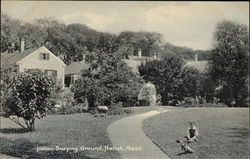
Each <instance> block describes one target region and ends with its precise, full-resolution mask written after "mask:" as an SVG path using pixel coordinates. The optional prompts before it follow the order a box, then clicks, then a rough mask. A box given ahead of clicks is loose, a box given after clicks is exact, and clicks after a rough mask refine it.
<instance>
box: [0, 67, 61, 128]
mask: <svg viewBox="0 0 250 159" xmlns="http://www.w3.org/2000/svg"><path fill="white" fill-rule="evenodd" d="M59 91H60V87H59V85H58V83H57V81H56V78H55V77H52V76H47V75H45V74H42V73H39V72H36V71H35V72H31V73H21V74H19V75H18V76H17V78H16V79H14V80H13V82H12V86H11V87H10V91H9V92H8V94H7V95H6V98H5V99H4V101H3V111H4V116H5V117H9V116H11V115H16V116H17V117H22V118H23V119H24V120H25V124H26V125H27V127H24V126H23V125H22V124H21V123H19V122H17V123H18V124H19V125H21V126H23V127H24V128H26V129H27V131H33V130H34V125H35V119H36V118H38V119H40V118H43V117H45V116H46V114H47V112H48V110H50V109H51V108H53V106H54V105H55V103H56V99H57V95H58V92H59Z"/></svg>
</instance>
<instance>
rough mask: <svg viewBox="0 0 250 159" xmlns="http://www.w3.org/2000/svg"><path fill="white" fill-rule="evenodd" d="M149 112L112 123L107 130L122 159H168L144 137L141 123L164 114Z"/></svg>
mask: <svg viewBox="0 0 250 159" xmlns="http://www.w3.org/2000/svg"><path fill="white" fill-rule="evenodd" d="M167 111H170V110H164V111H161V112H160V111H158V110H154V111H150V112H147V113H143V114H138V115H133V116H130V117H126V118H123V119H121V120H118V121H116V122H114V123H112V124H111V125H110V126H109V127H108V128H107V131H108V134H109V137H110V140H111V142H112V144H113V146H114V148H116V150H117V151H118V152H119V153H120V154H121V156H122V158H123V159H170V158H169V157H168V156H167V155H166V154H165V153H163V152H162V151H161V150H160V149H159V148H158V147H157V146H156V145H155V144H153V143H152V141H151V140H150V139H149V138H148V137H147V136H146V135H145V133H144V132H143V129H142V121H143V120H144V119H146V118H148V117H151V116H154V115H157V114H159V113H165V112H167Z"/></svg>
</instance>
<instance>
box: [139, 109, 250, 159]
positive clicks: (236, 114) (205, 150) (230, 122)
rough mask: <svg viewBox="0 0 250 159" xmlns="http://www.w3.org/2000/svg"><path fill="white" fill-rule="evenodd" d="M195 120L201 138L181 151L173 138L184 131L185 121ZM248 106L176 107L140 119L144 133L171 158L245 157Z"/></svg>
mask: <svg viewBox="0 0 250 159" xmlns="http://www.w3.org/2000/svg"><path fill="white" fill-rule="evenodd" d="M190 120H194V121H196V123H197V127H198V129H199V134H200V135H201V139H200V141H199V142H198V143H192V144H189V146H190V147H191V148H193V149H194V150H195V153H193V154H183V153H182V152H183V151H182V150H181V149H180V146H179V145H178V144H177V143H176V142H175V141H176V140H177V139H179V138H181V137H183V136H185V135H186V129H187V127H188V121H190ZM248 128H249V109H248V108H194V109H175V110H173V111H171V112H167V113H164V114H162V115H161V116H160V115H157V116H154V117H151V118H148V119H146V120H144V121H143V129H144V132H145V133H146V135H148V136H149V137H150V138H151V140H152V141H153V142H154V143H155V144H156V145H157V146H159V147H160V148H161V149H162V150H163V151H164V152H165V153H166V154H168V156H169V157H170V158H172V159H195V158H198V159H215V158H218V159H246V158H248V155H249V153H248V152H249V150H248V135H249V129H248Z"/></svg>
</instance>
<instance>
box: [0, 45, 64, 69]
mask: <svg viewBox="0 0 250 159" xmlns="http://www.w3.org/2000/svg"><path fill="white" fill-rule="evenodd" d="M38 49H45V50H47V52H49V53H51V52H50V51H49V50H48V49H47V48H45V47H44V46H42V47H40V48H31V49H27V50H24V51H23V52H21V53H20V52H13V53H7V52H5V53H2V54H1V66H2V67H6V66H10V65H13V64H16V63H17V62H19V61H21V60H22V59H24V58H25V57H27V56H28V55H30V54H32V53H34V52H35V51H36V50H38ZM51 54H53V53H51ZM53 55H54V54H53ZM54 56H55V55H54ZM55 57H56V56H55ZM56 58H57V59H58V60H60V59H59V58H58V57H56ZM60 62H61V63H62V64H63V65H65V64H64V63H63V62H62V61H61V60H60Z"/></svg>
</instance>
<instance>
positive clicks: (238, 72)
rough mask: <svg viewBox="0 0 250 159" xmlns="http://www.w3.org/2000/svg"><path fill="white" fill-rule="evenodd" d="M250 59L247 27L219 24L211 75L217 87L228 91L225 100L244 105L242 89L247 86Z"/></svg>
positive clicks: (234, 24) (215, 36) (216, 32)
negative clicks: (249, 61)
mask: <svg viewBox="0 0 250 159" xmlns="http://www.w3.org/2000/svg"><path fill="white" fill-rule="evenodd" d="M248 59H249V31H248V28H247V26H245V25H241V24H237V23H234V22H231V21H223V22H220V23H218V25H217V28H216V30H215V34H214V47H213V50H212V55H211V61H210V65H211V67H210V75H211V77H212V79H213V80H214V81H216V84H217V86H222V87H223V89H227V93H228V95H227V96H226V97H225V98H224V99H223V100H224V102H225V103H227V104H229V102H231V101H229V100H228V99H230V98H232V99H234V100H235V103H236V105H237V106H239V105H241V103H242V98H243V97H242V94H240V92H241V90H242V88H244V87H245V85H246V80H247V72H248Z"/></svg>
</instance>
